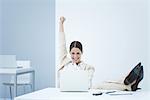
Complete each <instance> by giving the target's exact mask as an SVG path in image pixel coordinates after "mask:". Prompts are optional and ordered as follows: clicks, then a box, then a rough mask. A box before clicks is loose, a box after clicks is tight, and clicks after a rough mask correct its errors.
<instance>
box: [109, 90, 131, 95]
mask: <svg viewBox="0 0 150 100" xmlns="http://www.w3.org/2000/svg"><path fill="white" fill-rule="evenodd" d="M106 94H109V95H112V96H113V95H114V96H115V95H132V94H133V92H130V91H114V92H106Z"/></svg>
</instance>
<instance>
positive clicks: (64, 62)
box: [58, 17, 94, 88]
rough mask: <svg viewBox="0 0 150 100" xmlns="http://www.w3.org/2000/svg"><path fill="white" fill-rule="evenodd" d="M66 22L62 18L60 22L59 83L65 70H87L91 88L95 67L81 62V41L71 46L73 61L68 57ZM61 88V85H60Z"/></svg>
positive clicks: (74, 42)
mask: <svg viewBox="0 0 150 100" xmlns="http://www.w3.org/2000/svg"><path fill="white" fill-rule="evenodd" d="M64 21H65V18H64V17H61V18H60V22H59V33H60V34H59V48H60V57H59V60H60V65H59V66H60V68H59V70H58V82H59V76H60V72H61V71H63V70H68V69H69V70H86V71H88V76H89V83H90V84H89V88H91V83H92V77H93V73H94V67H92V66H90V65H88V64H86V63H84V62H83V61H81V56H82V53H83V48H82V44H81V43H80V42H79V41H73V42H72V43H71V44H70V49H69V52H70V55H71V59H69V57H67V49H66V41H65V33H64ZM58 87H59V83H58Z"/></svg>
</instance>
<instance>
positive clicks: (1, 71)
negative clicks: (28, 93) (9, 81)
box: [0, 68, 35, 97]
mask: <svg viewBox="0 0 150 100" xmlns="http://www.w3.org/2000/svg"><path fill="white" fill-rule="evenodd" d="M27 73H32V85H33V88H32V89H33V91H34V86H35V82H34V81H35V72H34V70H33V69H32V68H0V75H11V76H14V97H16V96H17V76H18V75H21V74H27Z"/></svg>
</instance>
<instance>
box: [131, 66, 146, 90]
mask: <svg viewBox="0 0 150 100" xmlns="http://www.w3.org/2000/svg"><path fill="white" fill-rule="evenodd" d="M143 77H144V71H143V66H141V70H140V74H139V76H138V78H137V80H136V82H135V83H134V84H133V85H131V90H132V91H136V90H138V89H141V88H138V84H139V83H140V81H141V80H142V79H143Z"/></svg>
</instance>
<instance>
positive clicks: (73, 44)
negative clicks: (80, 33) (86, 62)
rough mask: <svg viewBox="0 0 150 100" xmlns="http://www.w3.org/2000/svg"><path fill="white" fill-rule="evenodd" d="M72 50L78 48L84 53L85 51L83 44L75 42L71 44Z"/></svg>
mask: <svg viewBox="0 0 150 100" xmlns="http://www.w3.org/2000/svg"><path fill="white" fill-rule="evenodd" d="M72 48H78V49H80V50H81V52H82V53H83V49H82V44H81V42H79V41H73V42H72V43H71V44H70V51H71V49H72Z"/></svg>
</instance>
